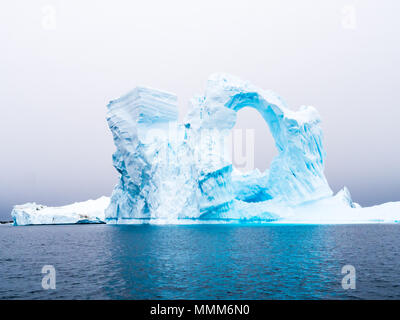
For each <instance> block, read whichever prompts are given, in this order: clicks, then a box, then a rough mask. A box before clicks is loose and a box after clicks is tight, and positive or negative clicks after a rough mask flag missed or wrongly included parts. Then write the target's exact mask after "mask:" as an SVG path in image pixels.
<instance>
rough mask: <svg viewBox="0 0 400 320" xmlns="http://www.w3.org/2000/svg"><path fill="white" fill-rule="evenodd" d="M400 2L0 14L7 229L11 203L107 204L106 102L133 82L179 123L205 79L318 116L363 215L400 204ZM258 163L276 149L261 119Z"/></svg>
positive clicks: (48, 5) (138, 5)
mask: <svg viewBox="0 0 400 320" xmlns="http://www.w3.org/2000/svg"><path fill="white" fill-rule="evenodd" d="M399 12H400V2H399V1H397V0H384V1H378V0H359V1H356V0H352V1H350V0H335V1H320V0H315V1H311V0H301V1H299V0H295V1H282V0H276V1H275V0H274V1H267V0H262V1H248V0H247V1H243V0H241V1H232V0H229V1H228V0H227V1H220V0H218V1H216V0H211V1H206V0H202V1H187V0H186V1H171V0H168V1H165V0H164V1H148V0H146V1H115V0H113V1H99V0H96V1H94V0H93V1H77V0H68V1H67V0H65V1H55V0H47V1H40V0H36V1H30V0H24V1H23V0H19V1H14V0H2V1H1V4H0V43H1V50H0V60H1V63H0V97H1V120H2V121H1V126H0V147H1V160H0V164H1V165H0V219H8V218H10V215H9V214H10V210H11V207H12V205H13V204H21V203H24V202H28V201H36V202H38V203H42V204H47V205H64V204H68V203H70V202H73V201H82V200H86V199H89V198H96V197H99V196H101V195H109V194H110V193H111V191H112V189H113V186H114V184H115V183H116V180H117V174H116V172H115V170H114V168H113V167H112V162H111V154H112V152H113V151H114V145H113V141H112V136H111V134H110V132H109V130H108V127H107V123H106V120H105V112H106V104H107V102H108V101H109V100H111V99H113V98H116V97H118V96H120V95H121V94H124V93H125V92H127V91H128V90H130V89H132V88H133V87H135V86H136V85H149V86H152V87H156V88H160V89H165V90H167V91H170V92H174V93H176V94H177V95H178V98H179V107H180V113H181V117H183V116H184V114H185V113H186V111H187V104H188V100H189V98H190V97H192V96H193V95H194V94H196V93H202V92H203V90H204V87H205V82H206V80H207V77H208V76H209V74H211V73H214V72H227V73H232V74H235V75H237V76H240V77H241V78H244V79H247V80H250V81H251V82H253V83H254V84H255V85H257V86H259V87H262V88H265V89H272V90H274V91H275V92H277V93H278V94H279V95H281V96H282V97H283V98H284V99H285V100H286V102H287V103H288V105H289V107H290V108H291V109H297V108H298V107H299V106H300V105H302V104H305V105H313V106H315V107H316V108H317V109H318V111H319V112H320V114H321V117H322V128H323V131H324V137H325V140H324V145H325V148H326V150H327V161H326V176H327V178H328V181H329V183H330V185H331V187H332V189H333V190H334V191H335V192H336V191H338V190H339V189H340V188H342V187H343V186H344V185H346V186H347V187H348V188H349V189H350V192H351V194H352V196H353V199H354V200H355V201H357V202H359V203H361V204H362V205H372V204H378V203H381V202H386V201H395V200H400V193H399V187H400V170H399V169H400V167H399V160H400V152H399V145H398V140H399V138H400V127H399V125H398V119H399V118H400V117H399V116H400V108H399V100H400V81H399V80H400V79H399V77H400V72H399V71H400V61H399V60H400V52H399V51H400V42H399V39H400V22H399V18H398V13H399ZM237 127H241V128H254V129H255V130H256V137H255V139H256V151H255V152H256V166H257V167H259V168H260V169H265V168H267V167H268V166H269V163H270V161H271V160H272V157H273V155H275V154H276V150H275V147H274V144H273V140H272V137H271V134H270V132H269V131H268V128H267V126H266V124H265V122H264V121H263V120H262V118H261V116H260V115H259V114H258V113H257V112H256V111H254V110H251V109H250V110H247V109H244V110H241V111H240V112H239V119H238V124H237Z"/></svg>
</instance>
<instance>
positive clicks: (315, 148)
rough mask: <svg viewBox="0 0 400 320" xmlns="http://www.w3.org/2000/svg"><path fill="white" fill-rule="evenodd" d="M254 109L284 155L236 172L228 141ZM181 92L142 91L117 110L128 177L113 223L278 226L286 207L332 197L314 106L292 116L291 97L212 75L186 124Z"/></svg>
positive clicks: (112, 111) (113, 120) (114, 204)
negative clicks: (279, 209) (240, 114)
mask: <svg viewBox="0 0 400 320" xmlns="http://www.w3.org/2000/svg"><path fill="white" fill-rule="evenodd" d="M243 107H253V108H255V109H256V110H258V111H259V112H260V114H261V115H262V117H263V118H264V119H265V121H266V123H267V124H268V126H269V128H270V130H271V133H272V136H273V138H274V139H275V144H276V147H277V149H278V156H277V157H276V158H275V159H274V160H273V162H272V164H271V167H270V169H269V171H267V172H265V173H260V172H258V170H256V171H254V172H252V173H247V174H239V173H237V172H235V173H234V174H232V172H233V169H232V162H231V160H230V158H229V156H227V153H226V141H227V139H226V138H227V137H228V136H229V133H230V130H231V129H232V128H233V126H234V125H235V122H236V115H237V111H238V110H240V109H241V108H243ZM177 119H178V108H177V98H176V96H175V95H173V94H170V93H166V92H162V91H159V90H154V89H149V88H142V87H138V88H135V89H134V90H133V91H131V92H130V93H128V94H127V95H125V96H122V97H121V98H119V99H117V100H113V101H111V102H110V103H109V105H108V113H107V121H108V124H109V127H110V129H111V131H112V133H113V138H114V143H115V145H116V148H117V150H116V152H115V153H114V155H113V164H114V167H115V168H116V169H117V171H118V172H119V173H120V180H119V183H118V184H117V186H116V187H115V188H114V191H113V194H112V196H111V203H110V206H109V207H108V209H107V210H106V219H107V221H108V222H110V223H124V222H129V220H132V219H165V220H175V219H183V218H196V219H263V220H276V219H277V215H276V214H274V213H273V211H274V210H273V208H275V207H276V206H277V205H279V206H280V205H285V206H295V205H298V204H301V203H304V202H308V201H312V200H317V199H320V198H324V197H328V196H331V195H332V191H331V189H330V188H329V185H328V183H327V181H326V178H325V176H324V173H323V169H324V158H325V151H324V149H323V146H322V132H321V128H320V125H319V124H320V119H319V116H318V113H317V111H316V110H315V109H314V108H313V107H301V108H300V110H299V111H296V112H294V111H291V110H289V109H287V107H286V106H285V104H284V102H283V100H282V99H281V98H280V97H279V96H277V95H276V94H274V93H273V92H271V91H265V90H262V89H260V88H257V87H255V86H253V85H252V84H250V83H248V82H246V81H242V80H240V79H238V78H236V77H233V76H229V75H226V74H215V75H212V76H211V77H210V78H209V80H208V83H207V88H206V92H205V94H204V96H199V97H196V98H194V99H193V100H192V110H191V111H190V113H189V114H188V116H187V119H186V120H185V122H184V123H183V124H179V123H177Z"/></svg>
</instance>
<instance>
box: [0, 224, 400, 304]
mask: <svg viewBox="0 0 400 320" xmlns="http://www.w3.org/2000/svg"><path fill="white" fill-rule="evenodd" d="M49 266H50V267H49ZM50 276H51V279H50V278H49V277H50ZM50 282H51V284H52V285H51V286H50V287H49V284H50ZM0 299H235V300H236V299H239V300H240V299H256V300H265V299H313V300H320V299H339V300H341V299H400V225H397V224H391V225H390V224H387V225H385V224H376V225H375V224H368V225H274V224H262V225H257V224H255V225H240V224H236V225H232V224H210V225H207V224H201V225H52V226H50V225H47V226H12V225H1V226H0Z"/></svg>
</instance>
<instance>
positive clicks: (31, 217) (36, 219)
mask: <svg viewBox="0 0 400 320" xmlns="http://www.w3.org/2000/svg"><path fill="white" fill-rule="evenodd" d="M109 203H110V198H108V197H100V198H98V199H96V200H87V201H84V202H76V203H73V204H70V205H66V206H62V207H47V206H44V205H40V204H36V203H34V202H33V203H26V204H23V205H17V206H14V208H13V210H12V212H11V216H12V218H13V220H14V225H34V224H75V223H104V222H105V216H104V210H105V209H106V207H107V206H108V205H109Z"/></svg>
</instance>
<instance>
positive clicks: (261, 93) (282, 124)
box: [201, 74, 332, 204]
mask: <svg viewBox="0 0 400 320" xmlns="http://www.w3.org/2000/svg"><path fill="white" fill-rule="evenodd" d="M201 101H202V103H201V107H202V108H204V111H205V112H203V114H205V115H206V116H204V117H203V118H202V119H201V126H203V127H208V126H211V127H212V126H215V127H218V128H221V129H223V128H232V127H233V126H234V124H235V121H236V112H237V111H238V110H240V109H242V108H244V107H252V108H254V109H256V110H257V111H258V112H259V113H260V114H261V116H262V117H263V118H264V120H265V121H266V123H267V124H268V127H269V128H270V131H271V134H272V136H273V138H274V140H275V144H276V147H277V149H278V155H277V156H276V157H275V158H274V160H273V161H272V164H271V167H270V172H269V176H268V178H267V179H268V182H267V187H268V189H269V194H270V195H271V197H272V198H274V199H277V200H283V201H285V202H287V203H291V204H297V203H301V202H305V201H310V200H315V199H318V198H322V197H326V196H330V195H332V190H331V189H330V187H329V185H328V183H327V180H326V178H325V175H324V172H323V171H324V158H325V151H324V149H323V145H322V131H321V128H320V118H319V114H318V112H317V111H316V109H315V108H313V107H311V106H302V107H300V109H299V110H298V111H296V112H295V111H291V110H289V109H288V108H287V107H286V106H285V103H284V101H283V100H282V99H281V98H280V97H279V96H277V95H276V94H275V93H273V92H272V91H266V90H262V89H260V88H258V87H256V86H254V85H252V84H250V83H249V82H247V81H242V80H241V79H239V78H236V77H233V76H230V75H226V74H214V75H212V76H211V77H210V78H209V80H208V83H207V89H206V93H205V96H204V97H203V98H202V99H201Z"/></svg>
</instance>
